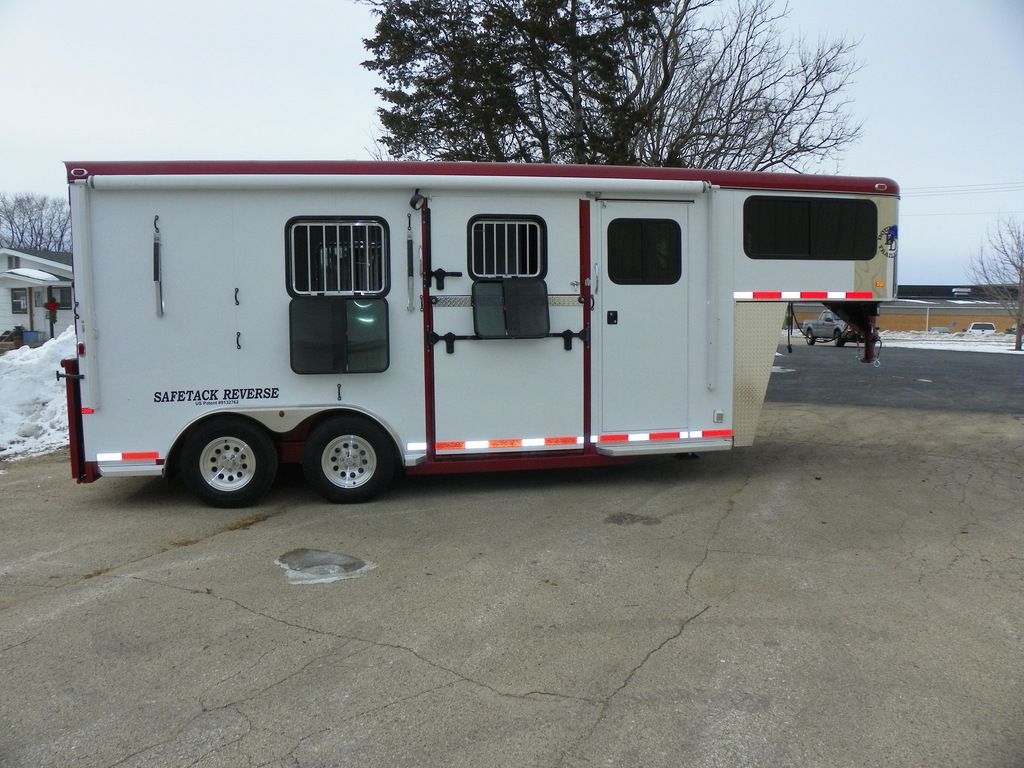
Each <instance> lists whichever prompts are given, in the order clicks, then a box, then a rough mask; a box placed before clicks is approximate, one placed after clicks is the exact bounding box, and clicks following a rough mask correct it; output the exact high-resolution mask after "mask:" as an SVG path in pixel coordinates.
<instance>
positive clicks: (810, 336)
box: [807, 330, 815, 347]
mask: <svg viewBox="0 0 1024 768" xmlns="http://www.w3.org/2000/svg"><path fill="white" fill-rule="evenodd" d="M814 341H815V339H814V331H811V330H808V331H807V344H808V345H809V346H812V347H813V346H814Z"/></svg>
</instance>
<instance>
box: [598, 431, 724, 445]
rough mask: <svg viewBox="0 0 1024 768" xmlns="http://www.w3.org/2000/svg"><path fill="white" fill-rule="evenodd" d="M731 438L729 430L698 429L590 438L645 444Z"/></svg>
mask: <svg viewBox="0 0 1024 768" xmlns="http://www.w3.org/2000/svg"><path fill="white" fill-rule="evenodd" d="M722 437H732V430H731V429H704V430H701V429H698V430H692V431H686V430H680V431H679V432H630V433H627V434H625V435H597V436H595V437H592V438H591V442H594V443H598V444H600V443H646V442H653V441H656V440H707V439H713V438H722Z"/></svg>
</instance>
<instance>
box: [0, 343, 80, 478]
mask: <svg viewBox="0 0 1024 768" xmlns="http://www.w3.org/2000/svg"><path fill="white" fill-rule="evenodd" d="M74 356H75V329H74V328H73V327H69V328H68V329H67V330H66V331H64V333H62V334H61V335H60V336H58V337H57V338H55V339H50V340H49V341H48V342H46V343H45V344H43V345H42V346H40V347H35V348H34V349H33V348H31V347H21V348H20V349H15V350H12V351H10V352H8V353H6V354H5V355H3V356H0V460H2V459H21V458H26V457H28V456H37V455H39V454H41V453H48V452H49V451H53V450H56V449H57V448H63V447H64V446H66V445H67V444H68V404H67V396H66V395H65V389H64V380H63V379H61V380H60V381H57V377H56V375H55V374H56V372H57V371H58V370H60V361H61V360H62V359H63V358H66V357H74Z"/></svg>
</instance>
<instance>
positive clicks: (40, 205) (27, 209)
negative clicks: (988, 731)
mask: <svg viewBox="0 0 1024 768" xmlns="http://www.w3.org/2000/svg"><path fill="white" fill-rule="evenodd" d="M0 248H23V249H28V250H33V251H54V252H58V253H59V252H62V251H63V252H66V251H70V250H71V209H70V208H69V207H68V204H67V201H66V200H61V199H59V198H56V197H47V196H45V195H33V194H30V193H20V194H14V195H10V194H7V193H0Z"/></svg>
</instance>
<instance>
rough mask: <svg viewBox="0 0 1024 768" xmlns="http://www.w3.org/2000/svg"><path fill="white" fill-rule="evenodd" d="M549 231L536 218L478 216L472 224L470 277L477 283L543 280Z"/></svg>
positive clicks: (545, 269)
mask: <svg viewBox="0 0 1024 768" xmlns="http://www.w3.org/2000/svg"><path fill="white" fill-rule="evenodd" d="M546 240H547V230H546V228H545V226H544V221H543V220H542V219H540V218H539V217H536V216H502V215H482V216H474V217H473V218H472V219H470V221H469V274H470V276H471V277H472V278H473V279H474V280H495V279H502V278H506V277H543V276H544V274H545V273H546V271H547V263H546V259H547V253H546V249H547V243H546Z"/></svg>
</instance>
